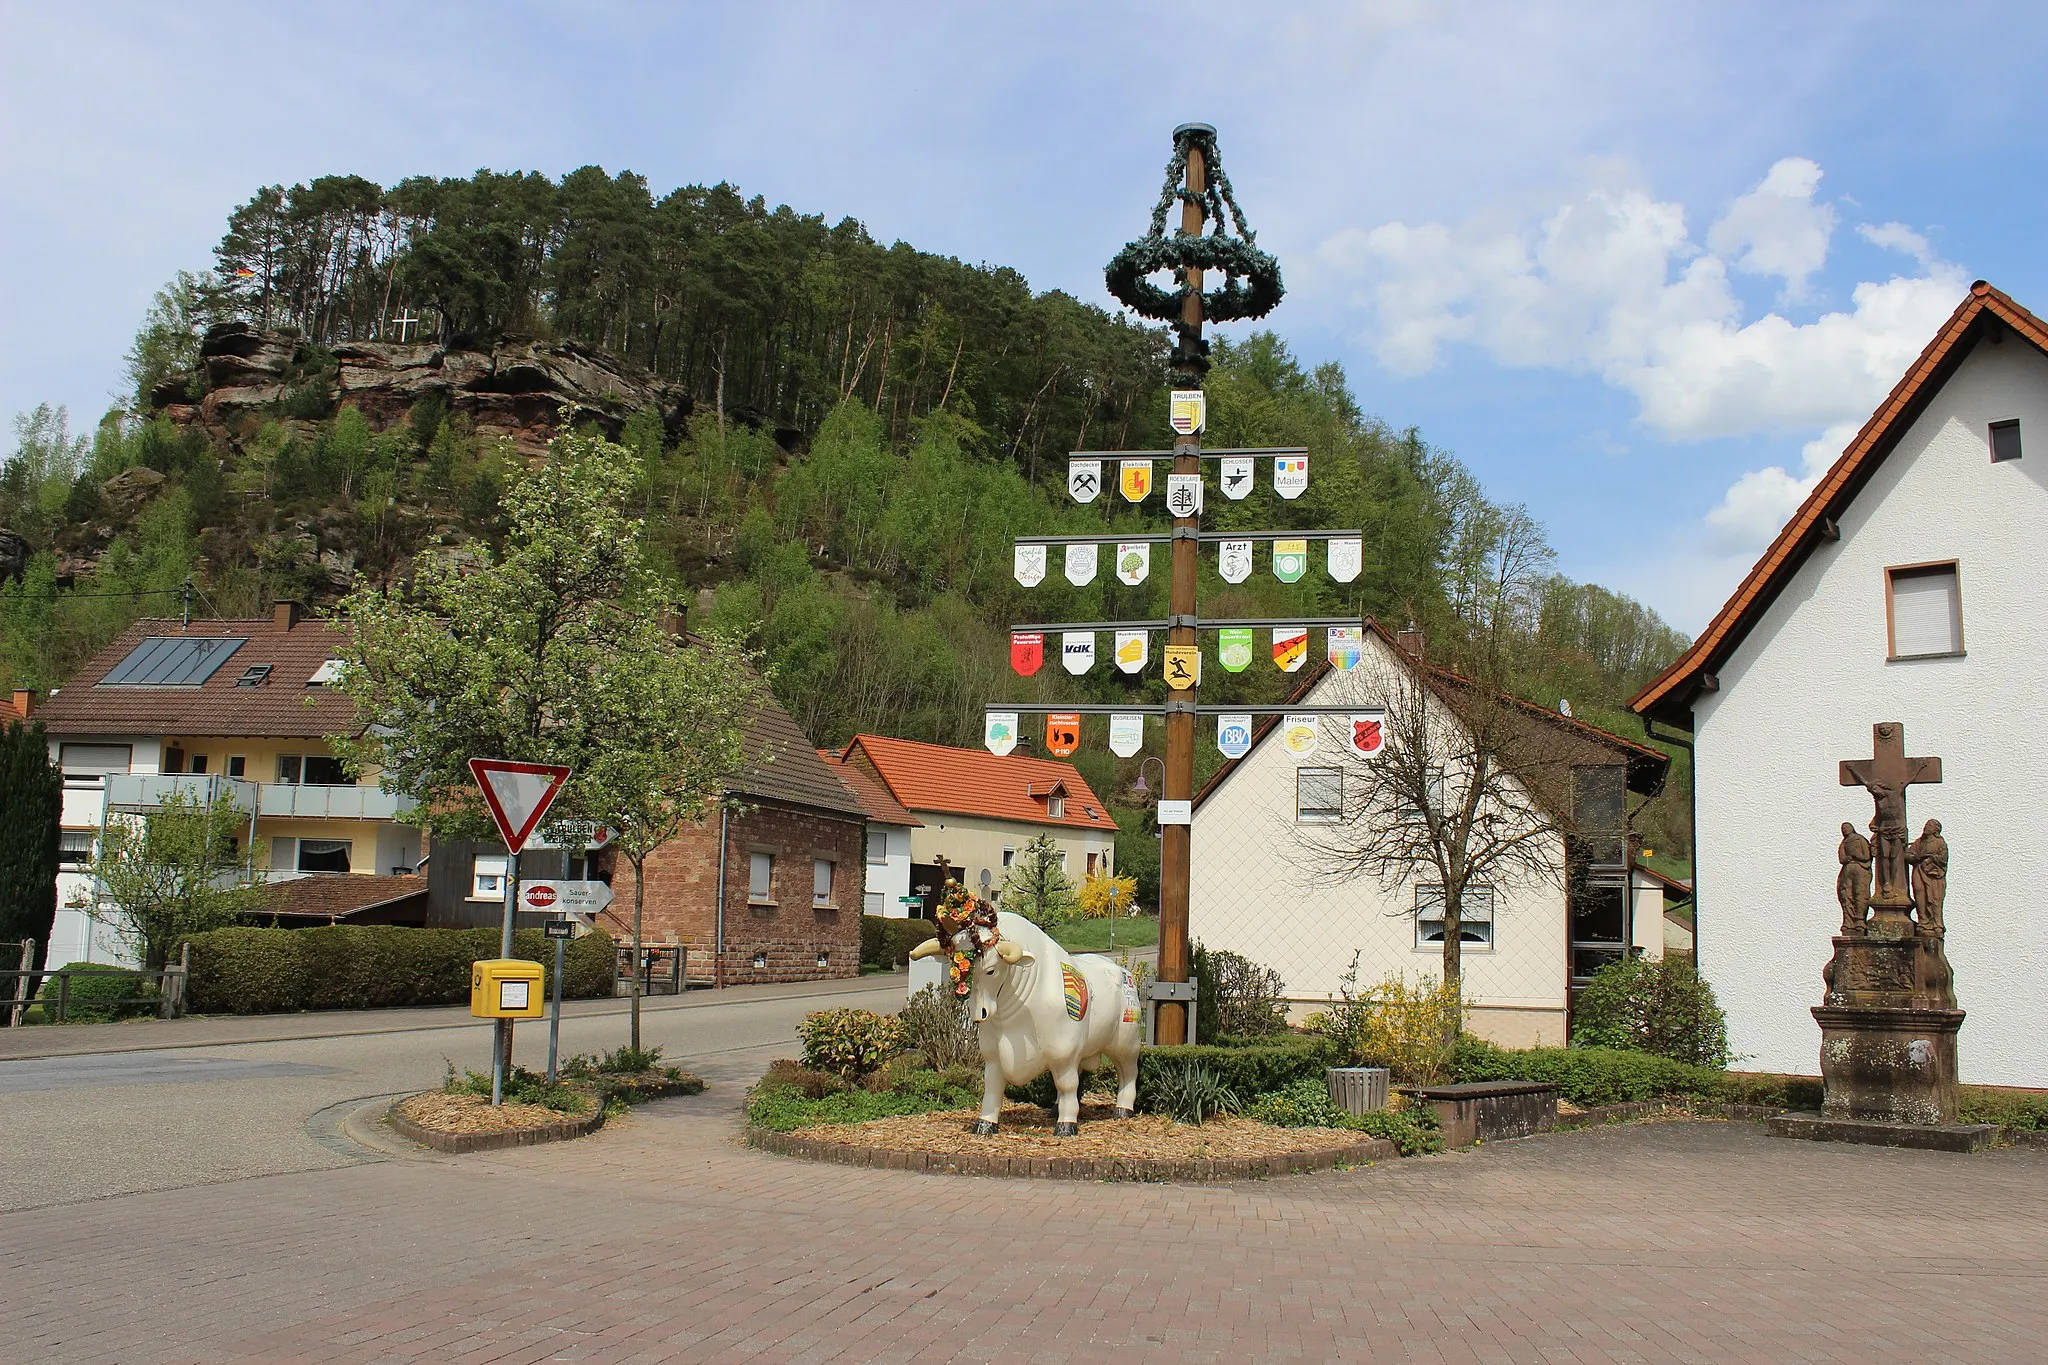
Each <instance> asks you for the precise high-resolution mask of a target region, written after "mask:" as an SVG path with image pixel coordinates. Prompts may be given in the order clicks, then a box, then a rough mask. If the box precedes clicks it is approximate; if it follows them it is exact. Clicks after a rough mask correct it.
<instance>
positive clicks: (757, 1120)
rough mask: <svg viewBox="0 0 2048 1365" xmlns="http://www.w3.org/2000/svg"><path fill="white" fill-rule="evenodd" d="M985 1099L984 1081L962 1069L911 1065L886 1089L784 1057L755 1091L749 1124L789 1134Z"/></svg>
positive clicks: (964, 1105) (970, 1104)
mask: <svg viewBox="0 0 2048 1365" xmlns="http://www.w3.org/2000/svg"><path fill="white" fill-rule="evenodd" d="M891 1071H892V1072H894V1071H895V1068H893V1067H892V1068H891ZM980 1103H981V1091H980V1088H979V1084H978V1082H977V1081H976V1080H975V1078H973V1077H971V1076H969V1075H968V1074H966V1073H965V1072H962V1071H959V1070H957V1069H956V1070H954V1071H951V1072H937V1071H932V1070H930V1069H929V1068H910V1069H906V1070H903V1071H901V1072H900V1073H896V1074H894V1075H892V1077H891V1079H890V1083H889V1084H888V1085H886V1086H885V1087H882V1088H879V1089H868V1088H866V1087H848V1086H847V1085H846V1084H845V1083H844V1082H842V1081H841V1080H840V1079H839V1078H837V1077H835V1076H831V1075H828V1074H826V1073H825V1072H822V1071H817V1070H812V1069H809V1068H806V1067H803V1066H800V1065H798V1064H797V1063H795V1062H792V1061H779V1062H776V1063H775V1064H774V1065H772V1066H770V1067H769V1068H768V1074H767V1075H765V1076H763V1077H762V1078H761V1081H760V1083H759V1084H757V1085H756V1086H755V1087H754V1088H753V1090H752V1091H751V1092H749V1094H748V1096H747V1122H748V1123H751V1124H754V1125H756V1126H758V1127H762V1128H771V1129H773V1130H775V1131H776V1132H778V1133H787V1132H791V1131H793V1130H795V1129H798V1128H807V1127H810V1126H811V1125H813V1124H824V1123H865V1122H867V1121H868V1120H869V1119H879V1118H893V1117H896V1116H898V1115H902V1114H928V1113H930V1112H932V1111H933V1110H937V1109H968V1108H972V1107H974V1106H975V1105H978V1104H980Z"/></svg>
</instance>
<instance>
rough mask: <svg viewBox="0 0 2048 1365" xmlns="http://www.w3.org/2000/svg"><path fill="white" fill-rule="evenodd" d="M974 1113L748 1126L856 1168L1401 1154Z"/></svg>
mask: <svg viewBox="0 0 2048 1365" xmlns="http://www.w3.org/2000/svg"><path fill="white" fill-rule="evenodd" d="M976 1117H977V1115H976V1114H975V1112H974V1111H973V1110H950V1111H944V1112H938V1113H930V1114H911V1115H907V1116H904V1117H900V1118H886V1119H871V1120H869V1121H868V1122H866V1123H844V1124H825V1125H819V1126H817V1127H812V1128H800V1129H798V1130H797V1131H796V1132H794V1133H776V1132H771V1131H769V1130H767V1129H763V1128H750V1129H748V1130H747V1140H748V1141H749V1142H750V1143H752V1144H753V1145H754V1146H756V1147H760V1148H763V1149H765V1150H768V1151H774V1152H781V1153H783V1154H785V1155H788V1156H802V1157H809V1158H811V1159H813V1160H819V1161H832V1162H838V1163H840V1164H843V1165H849V1166H874V1167H882V1168H885V1169H890V1170H909V1171H932V1172H941V1173H946V1174H953V1175H1008V1176H1038V1177H1050V1178H1053V1179H1060V1180H1244V1179H1251V1178H1256V1177H1259V1176H1268V1175H1288V1174H1292V1173H1295V1172H1300V1171H1327V1170H1331V1169H1333V1168H1335V1167H1337V1166H1340V1165H1342V1166H1354V1165H1364V1164H1366V1163H1368V1162H1374V1161H1391V1160H1394V1159H1395V1158H1397V1157H1398V1156H1399V1155H1400V1153H1399V1151H1398V1150H1397V1149H1396V1148H1395V1146H1394V1144H1393V1143H1391V1142H1387V1141H1385V1140H1384V1139H1381V1138H1373V1137H1366V1136H1365V1135H1363V1134H1361V1133H1355V1132H1352V1131H1350V1130H1348V1129H1342V1128H1275V1127H1273V1126H1271V1125H1269V1124H1264V1123H1254V1122H1252V1121H1251V1120H1249V1119H1243V1118H1235V1117H1228V1118H1216V1119H1211V1120H1209V1121H1208V1122H1207V1123H1204V1124H1201V1125H1199V1126H1198V1125H1195V1124H1185V1123H1175V1122H1174V1121H1173V1120H1171V1119H1168V1118H1165V1117H1163V1116H1160V1115H1157V1114H1140V1115H1138V1116H1137V1117H1136V1118H1129V1119H1117V1118H1112V1117H1110V1108H1109V1106H1107V1105H1089V1104H1084V1105H1082V1106H1081V1132H1080V1134H1079V1136H1076V1137H1067V1138H1061V1137H1054V1136H1053V1135H1052V1122H1053V1120H1052V1115H1051V1114H1049V1113H1047V1112H1046V1111H1045V1110H1044V1109H1041V1108H1039V1107H1038V1106H1037V1105H1032V1104H1013V1105H1009V1106H1006V1107H1005V1108H1004V1110H1003V1112H1002V1118H1001V1120H1000V1122H1001V1128H1000V1129H999V1131H997V1132H996V1133H995V1134H993V1135H992V1136H988V1137H977V1136H975V1135H974V1133H973V1132H972V1131H970V1130H971V1129H972V1127H973V1124H974V1120H975V1118H976Z"/></svg>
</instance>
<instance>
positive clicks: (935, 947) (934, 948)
mask: <svg viewBox="0 0 2048 1365" xmlns="http://www.w3.org/2000/svg"><path fill="white" fill-rule="evenodd" d="M945 951H946V945H945V944H943V943H941V942H939V941H938V940H937V939H935V938H928V939H926V940H925V941H924V942H922V943H920V944H918V945H917V946H916V947H915V948H912V949H911V950H910V960H911V961H912V962H915V961H917V960H918V959H919V958H921V957H937V956H939V954H941V953H943V952H945Z"/></svg>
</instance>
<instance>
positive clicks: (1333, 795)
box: [1294, 768, 1344, 825]
mask: <svg viewBox="0 0 2048 1365" xmlns="http://www.w3.org/2000/svg"><path fill="white" fill-rule="evenodd" d="M1294 818H1295V819H1296V820H1297V821H1299V822H1301V823H1302V824H1305V825H1314V824H1324V825H1327V824H1333V823H1335V822H1336V821H1339V820H1342V819H1343V818H1344V770H1343V769H1342V768H1296V769H1295V770H1294Z"/></svg>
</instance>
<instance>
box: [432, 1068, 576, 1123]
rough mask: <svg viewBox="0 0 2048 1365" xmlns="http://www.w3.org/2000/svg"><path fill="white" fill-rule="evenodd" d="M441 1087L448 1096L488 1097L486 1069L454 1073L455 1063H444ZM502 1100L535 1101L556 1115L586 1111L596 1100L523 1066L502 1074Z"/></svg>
mask: <svg viewBox="0 0 2048 1365" xmlns="http://www.w3.org/2000/svg"><path fill="white" fill-rule="evenodd" d="M441 1089H442V1090H443V1091H444V1092H446V1093H447V1094H450V1095H481V1096H483V1097H484V1098H485V1099H489V1098H490V1097H491V1073H490V1072H488V1071H465V1072H463V1073H462V1074H461V1075H460V1076H457V1075H456V1074H455V1064H454V1063H453V1062H450V1063H449V1064H448V1078H447V1079H446V1080H445V1081H443V1082H442V1083H441ZM505 1101H506V1103H508V1104H537V1105H540V1106H541V1107H542V1108H543V1109H552V1110H554V1111H555V1112H556V1113H558V1114H577V1115H582V1114H588V1113H589V1112H590V1111H591V1110H592V1109H593V1108H595V1107H596V1105H597V1103H598V1101H597V1100H596V1099H595V1098H594V1097H593V1096H591V1095H589V1094H588V1093H586V1092H584V1091H581V1090H578V1089H576V1088H575V1087H574V1086H568V1085H563V1084H561V1083H560V1082H557V1083H556V1084H554V1085H549V1084H548V1078H547V1077H546V1076H544V1075H542V1074H541V1073H539V1072H537V1071H528V1070H527V1069H526V1068H525V1067H523V1066H515V1067H513V1068H512V1072H511V1074H510V1075H508V1076H506V1077H505Z"/></svg>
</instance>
